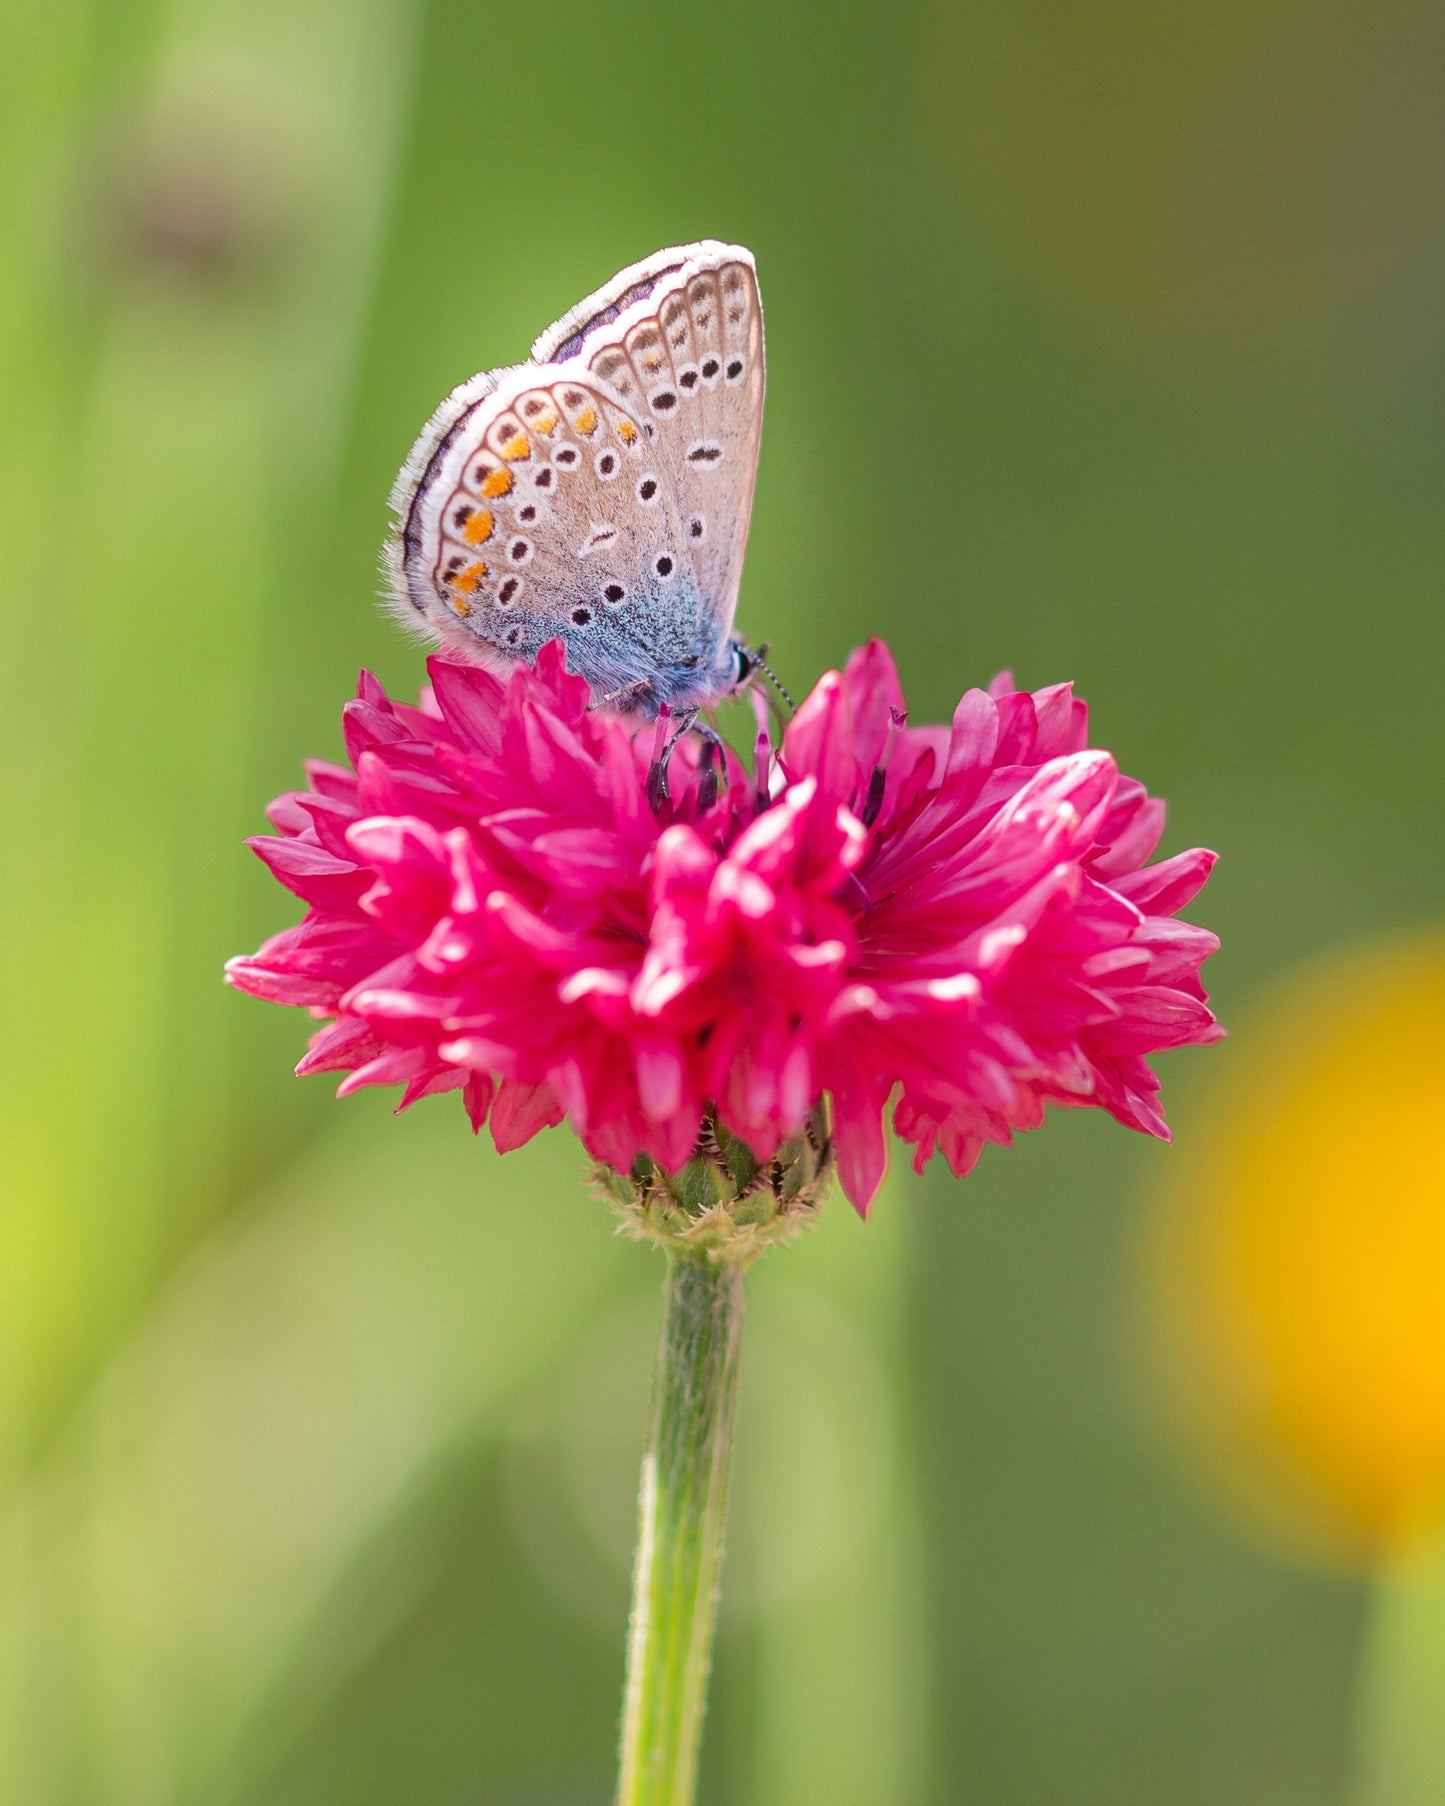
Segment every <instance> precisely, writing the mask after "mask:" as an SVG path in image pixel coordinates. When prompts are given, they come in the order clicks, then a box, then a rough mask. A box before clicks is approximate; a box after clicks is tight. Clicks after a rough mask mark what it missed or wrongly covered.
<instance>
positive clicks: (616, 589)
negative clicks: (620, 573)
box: [602, 583, 627, 608]
mask: <svg viewBox="0 0 1445 1806" xmlns="http://www.w3.org/2000/svg"><path fill="white" fill-rule="evenodd" d="M602 595H603V599H604V600H605V601H608V602H610V603H611V604H612V605H613V607H614V608H615V607H616V606H617V604H618V603H619V602H625V601H626V600H627V591H626V590H625V589H624V588H623V586H622V585H621V584H620V583H609V584H608V585H607V588H606V589H605V590H603V592H602Z"/></svg>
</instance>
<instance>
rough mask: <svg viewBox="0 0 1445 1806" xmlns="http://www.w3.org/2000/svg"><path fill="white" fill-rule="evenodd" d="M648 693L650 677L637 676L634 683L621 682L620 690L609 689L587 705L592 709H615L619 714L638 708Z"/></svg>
mask: <svg viewBox="0 0 1445 1806" xmlns="http://www.w3.org/2000/svg"><path fill="white" fill-rule="evenodd" d="M650 695H652V679H651V678H650V677H639V678H638V680H637V682H636V683H631V684H623V686H622V688H621V689H620V690H609V691H608V693H607V694H606V695H605V696H599V697H598V698H597V700H596V701H595V702H593V703H590V704H589V705H588V706H589V708H593V709H616V710H617V711H618V712H619V713H620V714H624V715H625V714H626V713H627V712H628V711H629V710H630V709H635V708H638V707H639V706H640V705H641V704H642V703H644V702H646V700H647V698H648V697H649V696H650Z"/></svg>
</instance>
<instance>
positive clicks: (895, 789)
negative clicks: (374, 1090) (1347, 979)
mask: <svg viewBox="0 0 1445 1806" xmlns="http://www.w3.org/2000/svg"><path fill="white" fill-rule="evenodd" d="M429 669H430V675H431V688H430V689H429V690H428V691H426V692H424V693H423V696H422V698H421V703H420V706H419V707H417V708H408V707H404V706H402V705H399V704H395V703H392V702H390V701H389V700H388V698H387V696H386V695H385V693H384V691H383V690H382V688H381V686H380V684H379V683H377V681H376V680H375V678H373V677H371V676H370V675H367V674H363V676H362V679H361V684H360V689H359V692H358V696H357V699H356V701H354V702H352V703H348V704H347V707H346V710H345V712H344V717H343V721H344V728H345V736H346V749H347V753H348V755H349V757H350V760H351V769H349V770H348V769H346V768H344V767H340V766H335V765H328V764H320V763H316V764H312V765H310V766H308V768H307V772H308V777H309V788H308V789H306V790H304V791H297V792H293V793H292V794H290V795H287V796H283V797H280V798H278V799H277V801H276V802H275V803H274V804H273V805H272V807H271V810H270V816H271V820H272V822H273V823H274V824H275V826H276V828H277V829H278V830H279V833H278V834H277V835H275V836H265V837H262V838H259V839H257V840H256V841H254V842H253V843H252V844H253V845H254V846H255V849H256V851H257V852H258V853H259V854H260V856H261V857H262V858H263V859H264V860H265V861H266V863H267V864H268V865H269V866H270V867H271V870H272V871H273V872H274V873H275V874H276V876H277V877H278V878H279V879H280V880H281V882H282V883H283V884H285V885H286V886H287V887H288V888H289V889H290V890H293V891H294V892H295V893H296V894H297V896H299V897H300V898H301V899H302V900H303V901H304V902H305V903H306V904H307V906H308V908H307V914H306V916H305V919H304V920H303V921H302V922H301V923H300V924H298V926H296V927H294V928H288V929H286V930H285V931H284V932H283V933H281V934H279V935H277V936H275V937H274V938H273V939H272V940H270V941H268V942H267V943H266V945H265V946H264V947H262V948H261V950H260V951H259V952H258V953H256V954H254V955H252V956H250V957H243V958H238V959H234V960H232V961H231V962H230V964H229V966H228V968H227V972H228V976H229V978H230V982H231V983H232V984H234V985H237V986H239V987H240V988H241V989H242V990H245V991H249V992H251V993H252V994H253V995H255V996H258V997H266V998H269V999H271V1000H272V1001H274V1002H278V1003H291V1004H301V1005H304V1006H306V1007H307V1008H309V1009H310V1010H311V1012H312V1014H313V1015H316V1016H319V1017H325V1018H327V1019H328V1020H327V1022H326V1026H325V1027H323V1028H322V1029H320V1030H319V1031H318V1033H317V1034H316V1035H315V1037H314V1038H313V1040H312V1042H311V1049H310V1052H309V1053H308V1054H307V1055H306V1057H305V1059H304V1060H302V1062H301V1064H300V1066H299V1067H298V1068H297V1070H298V1071H299V1072H322V1071H341V1072H344V1073H345V1074H346V1075H347V1076H346V1078H345V1079H344V1080H343V1082H342V1084H341V1091H342V1092H343V1093H344V1092H348V1091H351V1090H354V1089H356V1088H357V1087H359V1086H362V1085H402V1086H404V1087H405V1089H404V1091H403V1095H402V1100H401V1107H405V1106H406V1105H408V1104H411V1103H414V1102H415V1101H416V1100H417V1099H418V1098H420V1097H424V1096H427V1095H428V1094H429V1093H431V1092H434V1091H447V1090H453V1089H460V1090H461V1091H462V1093H463V1097H464V1100H465V1103H466V1107H467V1110H468V1113H469V1114H470V1116H471V1120H472V1124H473V1126H474V1127H476V1128H480V1126H481V1124H482V1123H483V1122H484V1121H486V1120H488V1118H490V1121H491V1127H492V1135H493V1137H494V1139H495V1141H496V1143H497V1146H498V1147H499V1148H504V1149H505V1148H511V1147H516V1146H518V1145H519V1144H520V1143H521V1142H523V1141H526V1140H527V1139H529V1138H530V1137H531V1136H532V1135H534V1134H535V1133H536V1132H537V1131H538V1130H539V1129H540V1128H543V1127H545V1126H546V1125H548V1124H550V1123H555V1122H559V1121H561V1120H562V1118H563V1117H564V1116H565V1117H568V1118H570V1119H571V1122H572V1124H573V1126H574V1127H575V1128H576V1130H577V1133H578V1134H579V1135H580V1136H581V1138H582V1140H583V1141H584V1142H585V1144H586V1146H587V1147H588V1149H589V1150H590V1151H591V1153H592V1154H593V1155H594V1156H595V1157H596V1158H597V1159H599V1160H602V1161H605V1162H607V1163H609V1164H610V1165H612V1166H614V1167H616V1168H618V1169H621V1170H626V1169H627V1168H628V1167H630V1166H631V1165H632V1163H633V1161H634V1159H635V1158H636V1157H637V1155H638V1154H640V1153H645V1154H648V1155H650V1156H652V1157H653V1158H654V1159H655V1160H657V1161H659V1162H661V1164H662V1165H664V1166H665V1167H668V1168H670V1169H675V1168H677V1167H679V1166H681V1165H682V1164H683V1163H684V1162H685V1161H686V1160H687V1159H688V1158H689V1157H690V1155H691V1154H692V1152H693V1149H694V1146H695V1145H696V1142H697V1137H698V1133H699V1129H700V1127H701V1125H702V1122H703V1118H704V1115H705V1113H706V1112H707V1111H708V1110H709V1109H713V1110H715V1111H716V1115H717V1119H718V1120H719V1121H720V1122H721V1123H722V1124H723V1125H724V1126H725V1127H726V1128H728V1129H730V1130H731V1131H732V1132H733V1133H734V1134H736V1135H738V1136H740V1137H741V1138H742V1139H743V1140H744V1141H746V1142H747V1143H748V1144H749V1145H750V1146H751V1147H752V1148H753V1150H754V1151H755V1152H756V1153H757V1154H758V1156H759V1157H760V1158H762V1159H768V1158H770V1157H771V1156H772V1154H773V1153H774V1152H775V1151H776V1149H777V1148H778V1146H779V1144H780V1142H781V1141H782V1140H783V1139H784V1138H785V1137H787V1136H789V1135H791V1134H794V1133H796V1132H797V1131H798V1130H799V1128H800V1127H801V1126H802V1124H803V1122H804V1121H805V1120H806V1118H807V1116H808V1114H809V1112H810V1111H811V1110H812V1108H813V1106H814V1104H815V1102H816V1100H817V1099H818V1098H819V1097H820V1095H822V1094H823V1093H824V1092H826V1093H828V1094H830V1095H831V1098H832V1105H833V1119H834V1132H835V1135H836V1139H837V1144H838V1153H839V1165H840V1171H841V1175H842V1180H843V1185H844V1188H845V1189H846V1191H847V1192H848V1195H849V1196H850V1197H851V1198H852V1200H853V1202H854V1203H855V1204H856V1205H857V1206H858V1208H859V1210H860V1211H866V1209H867V1206H868V1204H869V1203H870V1201H871V1200H872V1198H873V1196H874V1194H875V1192H876V1191H877V1189H878V1185H879V1182H880V1180H881V1178H882V1176H883V1169H884V1162H885V1142H884V1128H883V1119H884V1112H885V1110H886V1108H887V1106H888V1104H889V1102H890V1100H894V1103H893V1125H894V1128H895V1130H896V1131H897V1133H898V1134H899V1135H900V1136H901V1137H902V1138H903V1139H904V1140H905V1141H908V1142H911V1143H913V1145H914V1148H915V1164H916V1165H917V1166H918V1167H920V1168H921V1167H922V1166H923V1165H924V1163H925V1162H926V1161H927V1160H928V1159H929V1158H930V1157H931V1155H932V1154H933V1153H934V1151H935V1150H938V1151H941V1152H942V1153H943V1155H944V1157H945V1158H946V1159H947V1161H948V1163H949V1165H950V1166H951V1167H952V1168H953V1170H954V1172H956V1173H965V1172H967V1171H968V1170H969V1169H970V1168H971V1167H972V1166H973V1164H974V1162H975V1161H976V1160H977V1158H978V1156H979V1152H980V1150H981V1149H982V1147H983V1145H984V1143H985V1142H988V1141H994V1142H1002V1143H1007V1142H1008V1141H1009V1139H1010V1138H1011V1136H1012V1133H1013V1131H1014V1130H1016V1129H1026V1128H1034V1127H1036V1126H1037V1125H1038V1124H1039V1123H1040V1122H1041V1121H1042V1120H1043V1115H1044V1108H1045V1106H1046V1105H1047V1104H1049V1103H1056V1104H1069V1105H1097V1106H1099V1107H1101V1108H1103V1109H1105V1110H1107V1111H1108V1112H1109V1113H1110V1115H1112V1116H1114V1117H1115V1118H1117V1119H1118V1121H1120V1122H1122V1123H1125V1124H1127V1125H1128V1126H1129V1127H1131V1128H1135V1129H1141V1130H1143V1131H1145V1132H1146V1133H1148V1134H1152V1135H1159V1136H1165V1137H1167V1135H1168V1130H1167V1129H1166V1127H1165V1124H1164V1118H1163V1116H1162V1114H1161V1113H1160V1110H1159V1107H1158V1103H1157V1093H1158V1089H1159V1086H1158V1081H1157V1079H1156V1078H1155V1076H1154V1074H1153V1072H1152V1071H1151V1069H1150V1067H1149V1065H1148V1063H1147V1059H1146V1056H1147V1055H1149V1054H1150V1053H1154V1052H1158V1051H1160V1050H1161V1049H1164V1048H1168V1047H1178V1046H1182V1045H1185V1044H1187V1043H1203V1042H1209V1041H1213V1040H1215V1039H1217V1038H1218V1036H1219V1035H1220V1033H1221V1032H1222V1031H1221V1030H1220V1029H1219V1027H1218V1025H1217V1023H1216V1021H1215V1018H1214V1016H1213V1015H1212V1014H1211V1012H1210V1010H1209V1009H1208V1007H1207V1004H1206V997H1205V992H1204V989H1203V987H1202V985H1201V983H1200V980H1199V966H1200V963H1201V961H1202V960H1204V959H1205V958H1206V957H1207V955H1208V954H1210V953H1211V952H1213V950H1214V948H1215V947H1216V946H1217V944H1218V943H1217V941H1216V939H1215V937H1214V936H1213V935H1212V934H1210V933H1208V932H1207V931H1206V930H1205V929H1203V928H1195V927H1193V926H1191V925H1190V924H1188V923H1185V922H1181V921H1179V920H1178V919H1177V913H1176V912H1177V911H1178V910H1180V909H1181V908H1182V907H1183V906H1184V905H1185V904H1186V903H1188V902H1189V900H1190V899H1191V898H1192V897H1193V896H1194V895H1195V893H1196V892H1197V891H1198V890H1199V889H1200V887H1201V886H1202V885H1203V883H1204V881H1205V879H1206V878H1207V877H1208V875H1209V871H1210V867H1211V866H1212V864H1213V862H1214V856H1213V855H1212V854H1211V853H1207V852H1204V851H1201V850H1195V851H1192V852H1187V853H1180V854H1177V855H1175V857H1173V858H1172V859H1165V860H1162V861H1160V862H1158V863H1156V864H1154V865H1148V864H1146V861H1147V860H1148V859H1149V858H1150V856H1151V854H1152V853H1153V851H1154V848H1155V845H1156V844H1157V842H1158V839H1159V836H1160V833H1161V831H1162V829H1163V825H1164V805H1163V804H1162V803H1161V802H1159V801H1158V800H1157V799H1152V798H1150V797H1149V796H1148V794H1147V793H1146V791H1145V790H1144V788H1143V786H1142V785H1141V784H1138V783H1136V782H1135V781H1134V780H1133V779H1132V778H1125V777H1121V776H1120V775H1119V772H1118V770H1117V768H1116V767H1115V764H1114V761H1113V759H1112V758H1111V757H1110V756H1109V754H1108V753H1106V752H1101V751H1094V750H1090V749H1089V747H1088V744H1087V738H1088V736H1087V710H1086V708H1085V705H1084V704H1083V703H1082V702H1080V701H1078V700H1077V699H1076V698H1075V697H1074V695H1073V693H1072V691H1071V689H1070V687H1069V686H1068V685H1067V684H1060V685H1056V686H1054V687H1053V688H1051V689H1046V690H1038V691H1035V692H1033V693H1032V694H1030V693H1029V692H1027V691H1020V690H1016V689H1014V687H1013V684H1012V681H1011V680H1010V679H1008V678H1007V677H1001V678H998V679H996V680H995V682H994V683H993V684H992V685H991V686H990V688H989V690H988V691H987V692H985V691H982V690H970V691H969V692H968V694H967V695H966V696H965V697H964V698H963V700H962V701H961V702H960V703H959V705H958V708H957V709H956V711H955V712H954V717H953V722H952V725H951V726H950V727H920V728H914V727H909V726H908V725H906V721H905V717H904V714H903V697H902V693H901V691H900V689H899V685H898V678H897V673H896V671H895V669H894V666H893V661H892V659H891V657H890V655H889V653H888V651H887V649H886V647H884V646H883V644H882V643H881V642H880V641H877V640H875V641H873V642H871V643H870V644H869V645H868V646H866V647H864V648H862V649H861V650H860V651H858V652H856V653H854V655H853V657H852V658H851V659H850V660H849V661H848V666H847V669H846V671H844V672H843V673H842V674H841V675H840V674H839V673H838V672H829V673H828V674H827V675H826V676H825V677H824V678H823V679H822V680H821V681H820V682H819V683H818V685H817V686H816V688H815V689H814V690H813V692H812V694H811V695H810V696H809V697H808V698H807V700H806V701H805V702H804V703H803V705H802V707H801V708H800V709H799V710H798V712H797V714H796V715H795V716H794V717H793V719H792V721H791V722H790V723H789V725H788V728H787V730H786V732H785V734H784V736H783V741H782V745H781V747H780V748H778V749H777V750H776V751H774V749H773V748H772V746H771V745H770V743H769V741H768V738H767V735H766V733H760V735H759V740H758V746H757V750H756V765H755V769H754V770H753V771H752V772H751V773H749V772H748V771H747V769H746V768H745V767H744V765H743V763H742V762H741V761H740V760H739V759H737V758H736V757H735V756H734V755H733V754H732V753H731V752H729V753H727V754H725V755H724V758H723V764H722V768H721V769H716V768H714V765H713V762H712V760H711V756H710V753H709V751H708V749H706V748H704V747H703V745H702V743H701V742H700V741H699V740H698V739H697V737H696V736H690V737H689V739H688V740H687V741H685V742H683V743H682V744H680V745H679V746H678V747H677V748H676V749H675V751H674V753H673V756H672V763H671V768H670V789H671V792H672V794H671V795H670V796H663V797H657V787H656V770H655V754H656V750H657V746H658V744H659V737H658V734H657V731H656V730H654V729H653V728H650V727H649V728H648V729H646V730H644V731H642V732H638V731H637V730H636V729H635V728H634V727H632V726H629V725H628V724H627V723H624V722H623V721H620V720H618V719H616V718H614V717H611V716H607V715H601V714H596V713H590V712H589V710H588V692H587V686H586V684H585V683H584V682H583V681H582V680H581V679H579V678H576V677H572V676H569V675H568V674H567V672H566V671H565V669H564V667H563V662H562V652H561V647H560V645H559V644H557V643H554V644H553V645H551V646H549V647H546V648H544V650H543V652H542V654H541V655H540V657H539V658H538V660H537V665H536V669H535V670H533V669H531V668H529V667H526V666H518V667H517V669H516V670H514V671H513V672H512V673H511V674H510V675H509V676H508V677H506V678H501V677H498V676H496V675H493V674H492V673H490V672H487V671H484V670H481V669H478V668H476V667H472V666H463V665H457V664H452V663H449V662H447V661H446V660H444V659H441V658H433V659H432V661H431V663H430V667H429ZM649 773H652V775H653V784H652V786H651V789H650V787H649ZM650 795H651V796H652V797H654V798H657V800H656V806H654V803H653V802H652V801H650V800H649V797H650Z"/></svg>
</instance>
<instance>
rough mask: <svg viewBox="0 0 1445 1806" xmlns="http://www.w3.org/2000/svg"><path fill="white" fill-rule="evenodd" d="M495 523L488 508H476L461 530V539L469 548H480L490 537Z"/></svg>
mask: <svg viewBox="0 0 1445 1806" xmlns="http://www.w3.org/2000/svg"><path fill="white" fill-rule="evenodd" d="M494 525H495V522H494V521H493V519H492V513H491V510H490V509H489V508H478V509H477V511H476V513H475V514H474V515H473V516H472V517H471V519H470V520H469V521H468V522H467V524H466V526H465V527H463V528H462V538H463V539H465V540H466V542H467V544H468V545H469V546H482V545H485V544H486V543H487V541H488V540H489V539H490V538H491V537H492V528H493V526H494Z"/></svg>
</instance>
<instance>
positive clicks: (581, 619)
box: [572, 608, 592, 627]
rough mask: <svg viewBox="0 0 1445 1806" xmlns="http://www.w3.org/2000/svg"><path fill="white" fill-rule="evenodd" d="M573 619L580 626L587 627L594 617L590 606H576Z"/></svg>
mask: <svg viewBox="0 0 1445 1806" xmlns="http://www.w3.org/2000/svg"><path fill="white" fill-rule="evenodd" d="M572 619H573V622H574V623H575V624H576V625H577V626H578V627H585V626H586V625H587V623H588V622H589V621H590V620H591V619H592V610H591V609H590V608H574V609H573V610H572Z"/></svg>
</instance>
